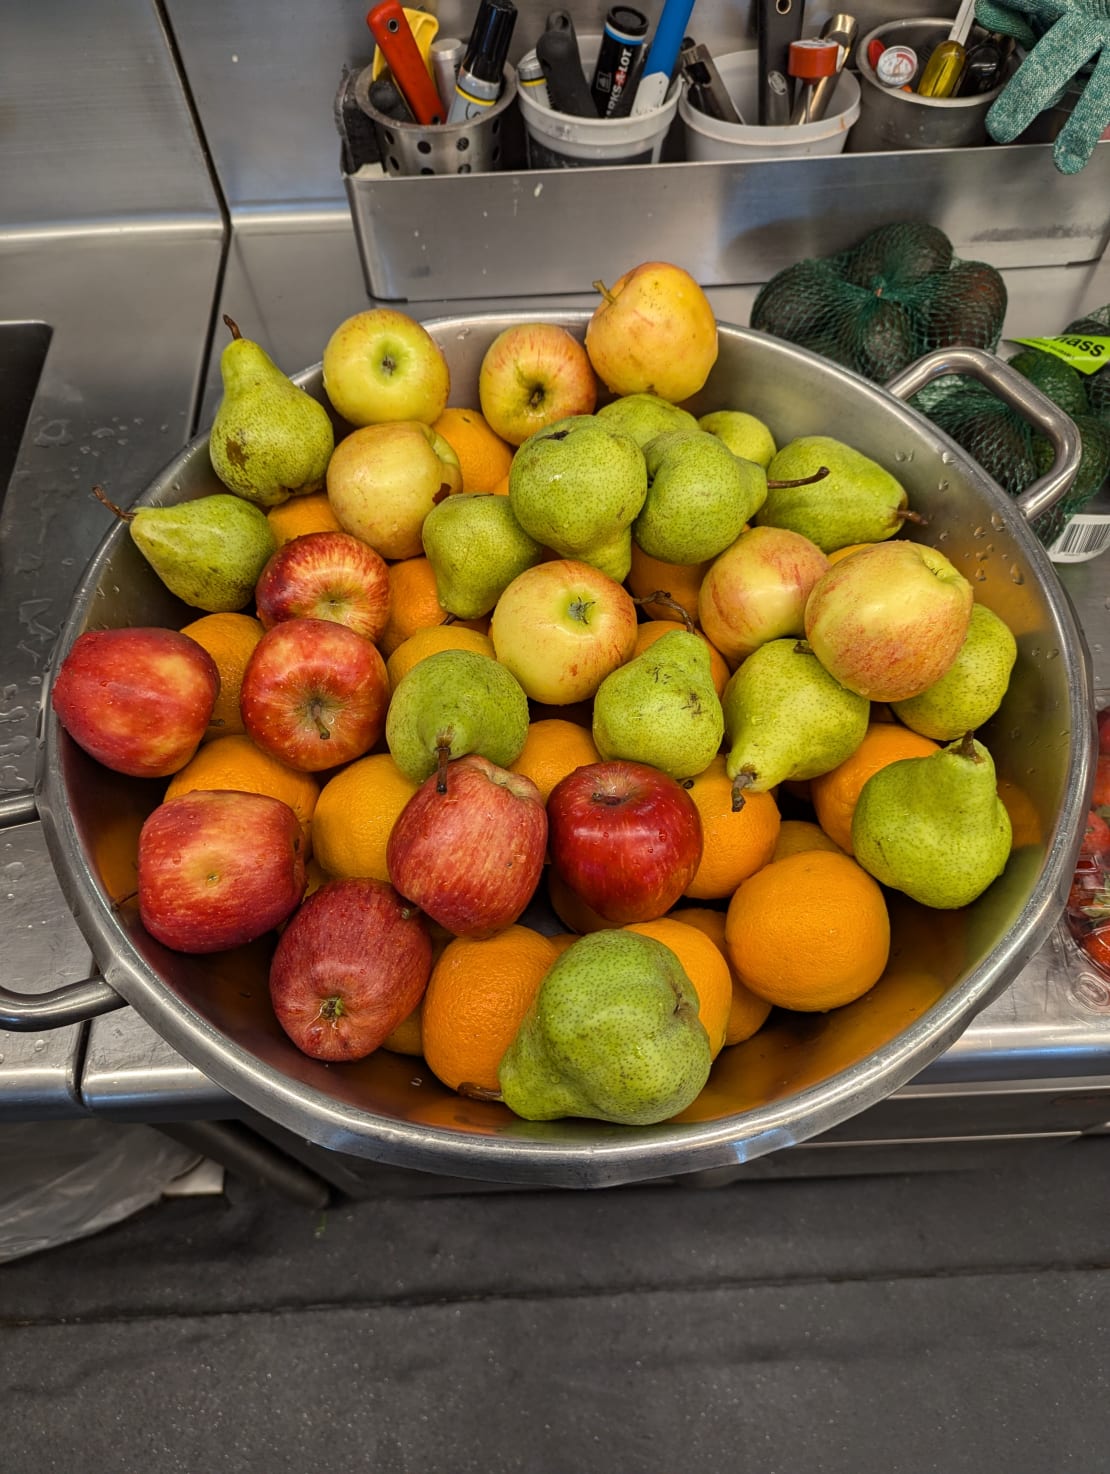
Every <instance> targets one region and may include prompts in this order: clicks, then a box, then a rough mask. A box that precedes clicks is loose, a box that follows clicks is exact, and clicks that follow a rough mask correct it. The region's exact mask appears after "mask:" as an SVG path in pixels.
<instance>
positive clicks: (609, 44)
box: [590, 5, 648, 118]
mask: <svg viewBox="0 0 1110 1474" xmlns="http://www.w3.org/2000/svg"><path fill="white" fill-rule="evenodd" d="M647 29H648V18H647V16H646V15H643V14H642V13H641V12H640V11H639V10H633V9H632V7H631V6H630V5H614V6H613V7H612V8H611V9H610V11H609V14H608V15H607V16H606V17H605V29H604V31H603V32H602V36H601V49H600V50H599V51H598V53H597V64H596V66H595V67H594V75H593V81H592V82H591V83H590V92H591V93H592V95H593V100H594V106H595V107H596V108H597V114H598V117H599V118H623V117H625V116H626V115H627V113H628V110H629V108H630V107H631V106H632V90H633V88H632V84H633V83H634V81H635V77H636V69H637V67H638V66H639V64H640V60H641V58H642V57H643V52H644V41H645V39H646V37H647Z"/></svg>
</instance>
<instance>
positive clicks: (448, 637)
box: [385, 622, 496, 691]
mask: <svg viewBox="0 0 1110 1474" xmlns="http://www.w3.org/2000/svg"><path fill="white" fill-rule="evenodd" d="M440 650H473V652H474V653H475V655H488V656H489V658H490V659H491V660H493V659H495V658H496V657H495V656H494V652H493V641H492V640H491V639H490V637H489V636H488V635H480V634H479V633H478V631H477V630H472V629H471V628H470V627H469V626H468V625H465V624H459V623H458V622H456V623H455V624H429V625H426V626H425V627H424V629H422V630H417V631H416V632H415V633H414V634H411V635H409V637H408V639H407V640H405V641H404V642H403V643H402V644H400V645H398V646H397V648H396V650H394V652H393V654H392V655H391V656H390V657H389V659H388V660H387V661H386V663H385V669H386V674H387V675H388V676H389V689H390V690H391V691H395V690H396V689H397V683H398V681H399V680H400V679H401V677H402V676H406V675H408V673H409V671H410V670H412V668H413V666H414V665H419V664H420V662H421V661H422V660H425V659H427V657H428V656H429V655H436V654H438V652H439V651H440Z"/></svg>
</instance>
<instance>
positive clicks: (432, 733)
mask: <svg viewBox="0 0 1110 1474" xmlns="http://www.w3.org/2000/svg"><path fill="white" fill-rule="evenodd" d="M527 735H528V698H527V696H525V694H524V692H523V690H522V689H521V687H520V684H519V682H518V681H517V679H516V677H515V676H513V675H511V674H510V672H509V671H507V670H506V669H505V667H504V666H503V665H500V664H498V662H497V661H496V660H493V659H491V658H490V657H489V656H488V655H477V654H475V652H474V651H472V650H440V651H438V652H437V653H436V654H435V655H428V656H426V657H425V659H423V660H422V661H420V663H419V664H418V665H414V666H413V668H412V669H411V670H410V671H409V672H408V673H407V674H406V675H404V676H402V677H401V679H400V680H399V681H398V682H397V688H396V690H395V691H394V692H393V695H392V697H391V698H390V702H389V711H388V713H387V715H386V720H385V740H386V744H387V746H388V747H389V750H390V752H391V753H392V755H393V761H394V762H395V763H396V764H397V766H398V767H399V768H400V769H401V771H402V773H404V774H405V775H406V776H407V777H409V778H411V779H412V781H413V782H414V783H423V781H424V779H425V778H427V777H429V776H430V775H431V774H432V773H434V772H435V771H436V769H437V767H438V768H439V770H440V772H442V771H443V769H444V767H445V766H446V764H447V763H448V762H449V761H450V760H451V759H452V758H456V757H463V756H465V755H466V753H468V752H477V753H480V754H481V755H482V757H484V758H488V760H489V761H490V762H491V763H496V764H497V766H498V767H499V768H507V767H508V766H509V764H510V763H514V762H516V760H517V758H518V757H519V756H520V752H521V749H522V748H523V746H524V739H525V737H526V736H527Z"/></svg>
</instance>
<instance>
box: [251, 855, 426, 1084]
mask: <svg viewBox="0 0 1110 1474" xmlns="http://www.w3.org/2000/svg"><path fill="white" fill-rule="evenodd" d="M431 970H432V943H431V939H430V937H429V936H428V929H427V927H426V926H425V925H424V922H423V920H422V919H421V916H420V913H419V912H418V911H417V909H416V907H415V906H412V905H410V904H409V902H407V901H405V900H403V899H402V898H401V897H400V896H399V895H398V894H397V892H396V891H395V890H394V889H393V887H392V886H391V885H387V884H386V883H385V882H384V881H381V880H370V879H347V880H331V881H328V882H327V883H326V884H325V885H322V886H321V887H320V889H319V890H317V891H314V892H313V894H312V895H311V896H309V897H308V899H307V900H306V901H305V902H304V904H303V905H302V906H301V908H300V910H299V911H298V912H297V913H296V915H295V916H294V917H293V919H292V920H291V921H290V923H289V925H288V926H287V927H286V928H285V930H284V932H283V933H282V936H281V940H280V941H279V942H278V944H277V949H276V951H275V952H274V956H273V961H272V962H271V964H270V1001H271V1002H272V1003H273V1006H274V1012H275V1013H276V1014H277V1020H278V1023H279V1024H280V1025H281V1027H282V1028H283V1029H284V1030H285V1032H286V1033H287V1034H288V1035H289V1037H290V1039H292V1041H293V1043H294V1044H295V1045H296V1046H297V1048H298V1049H300V1050H303V1052H304V1053H305V1054H308V1055H311V1056H312V1058H313V1059H324V1060H329V1061H340V1060H353V1059H364V1058H365V1057H366V1055H368V1054H371V1053H373V1051H374V1050H375V1049H377V1048H378V1046H379V1045H380V1044H382V1043H384V1041H385V1040H386V1039H388V1038H389V1036H390V1034H392V1032H393V1030H394V1029H395V1028H396V1027H397V1025H398V1024H399V1023H401V1021H402V1020H403V1019H406V1018H408V1016H409V1014H411V1013H412V1011H413V1009H414V1008H416V1006H417V1004H418V1003H419V1002H420V1000H421V998H422V997H423V996H424V989H425V988H426V987H427V986H428V977H429V975H430V973H431Z"/></svg>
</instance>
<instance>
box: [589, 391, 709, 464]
mask: <svg viewBox="0 0 1110 1474" xmlns="http://www.w3.org/2000/svg"><path fill="white" fill-rule="evenodd" d="M597 418H598V419H599V420H604V422H605V424H606V425H608V427H609V429H610V430H619V431H620V432H621V434H622V435H631V437H632V439H633V440H634V441H635V442H636V444H637V445H638V446H639V447H640V449H641V450H643V449H644V447H645V446H646V445H647V443H648V441H649V440H654V439H655V437H656V436H657V435H662V433H663V431H664V430H696V429H697V428H698V422H697V420H695V419H694V417H693V415H692V414H691V413H690V412H689V410H685V409H680V408H679V407H678V405H677V404H672V403H671V402H670V400H669V399H660V398H659V395H658V394H622V395H621V397H620V398H619V399H614V400H613V401H612V403H611V404H607V405H605V406H604V407H603V408H601V409H599V410H598V412H597Z"/></svg>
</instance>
